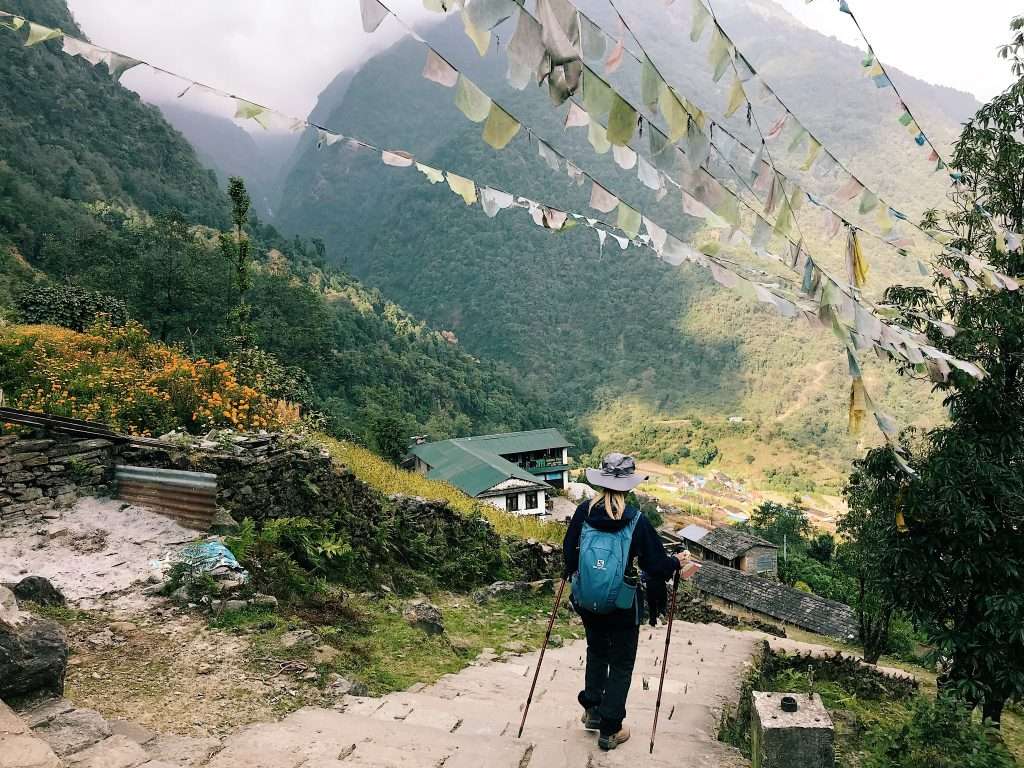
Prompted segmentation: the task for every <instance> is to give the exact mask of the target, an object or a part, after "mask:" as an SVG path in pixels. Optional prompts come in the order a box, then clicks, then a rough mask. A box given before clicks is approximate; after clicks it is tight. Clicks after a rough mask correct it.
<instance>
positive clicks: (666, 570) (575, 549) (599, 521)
mask: <svg viewBox="0 0 1024 768" xmlns="http://www.w3.org/2000/svg"><path fill="white" fill-rule="evenodd" d="M639 514H640V510H639V509H637V508H636V507H626V511H625V512H624V513H623V515H622V517H621V518H619V519H618V520H615V519H614V518H611V517H609V516H608V513H607V512H606V511H605V508H604V506H603V505H598V506H596V507H594V508H593V509H591V508H590V502H589V501H584V502H583V503H582V504H580V505H579V506H578V507H576V512H575V513H573V516H572V520H571V521H570V522H569V530H567V531H566V532H565V540H564V541H563V542H562V553H563V555H564V557H565V565H564V567H563V569H562V575H563V576H565V577H566V578H569V577H571V576H572V575H573V574H574V573H576V571H577V569H578V568H579V562H580V534H581V533H582V532H583V522H584V520H585V521H586V522H588V523H589V524H590V525H591V526H592V527H594V528H597V529H598V530H602V531H618V530H621V529H622V528H624V527H625V526H626V525H628V524H629V521H630V520H632V519H633V518H634V517H635V516H637V515H639ZM634 561H636V562H638V563H639V565H640V569H641V570H643V571H644V573H646V574H647V575H648V576H649V577H650V578H651V579H661V581H663V582H664V581H668V579H670V578H672V576H673V574H675V572H676V571H677V570H679V561H678V560H677V559H676V558H674V557H672V556H671V555H669V554H668V553H667V552H665V547H664V546H663V545H662V543H661V539H659V538H658V533H657V531H655V530H654V526H653V525H651V523H650V521H649V520H648V519H647V518H646V517H641V519H640V520H639V521H638V522H637V524H636V528H634V529H633V539H632V541H631V542H630V545H629V563H630V565H632V564H633V563H634ZM628 570H629V569H628V568H627V572H628Z"/></svg>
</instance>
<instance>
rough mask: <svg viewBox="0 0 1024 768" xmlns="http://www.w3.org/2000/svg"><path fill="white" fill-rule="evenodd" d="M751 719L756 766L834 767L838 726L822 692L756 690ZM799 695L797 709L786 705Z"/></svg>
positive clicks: (751, 740) (753, 761)
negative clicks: (785, 700)
mask: <svg viewBox="0 0 1024 768" xmlns="http://www.w3.org/2000/svg"><path fill="white" fill-rule="evenodd" d="M751 695H752V696H753V707H752V710H753V711H752V717H751V723H750V748H751V752H752V755H751V757H752V765H753V768H834V766H835V728H834V726H833V725H832V718H831V717H830V716H829V714H828V710H827V709H825V705H824V704H823V703H822V701H821V697H820V696H819V695H818V694H816V693H815V694H812V695H811V696H808V695H807V694H795V693H794V694H785V693H769V692H766V691H754V692H753V693H752V694H751ZM786 696H792V697H793V698H794V699H796V705H797V709H796V711H795V712H787V711H785V710H783V708H782V700H783V697H786Z"/></svg>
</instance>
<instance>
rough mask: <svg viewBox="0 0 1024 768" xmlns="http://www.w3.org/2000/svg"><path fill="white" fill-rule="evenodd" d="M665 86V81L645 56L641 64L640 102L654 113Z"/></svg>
mask: <svg viewBox="0 0 1024 768" xmlns="http://www.w3.org/2000/svg"><path fill="white" fill-rule="evenodd" d="M664 84H665V81H664V80H662V78H661V75H659V74H658V70H656V69H655V68H654V64H652V63H651V60H650V59H649V58H647V56H646V54H645V55H644V58H643V61H642V62H640V100H641V101H643V103H644V104H645V105H646V106H647V108H648V109H650V110H651V111H652V112H653V111H654V110H655V109H656V108H657V106H658V96H659V94H660V92H661V86H663V85H664Z"/></svg>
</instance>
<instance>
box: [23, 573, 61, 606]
mask: <svg viewBox="0 0 1024 768" xmlns="http://www.w3.org/2000/svg"><path fill="white" fill-rule="evenodd" d="M13 591H14V596H15V597H16V598H18V599H19V600H28V601H30V602H33V603H35V604H36V605H64V604H65V603H67V600H66V599H65V598H64V593H63V592H61V591H60V590H59V589H57V588H56V587H55V586H53V584H51V583H50V580H49V579H45V578H43V577H42V576H26V577H25V578H24V579H22V580H21V581H19V582H18V583H17V584H15V585H14V587H13Z"/></svg>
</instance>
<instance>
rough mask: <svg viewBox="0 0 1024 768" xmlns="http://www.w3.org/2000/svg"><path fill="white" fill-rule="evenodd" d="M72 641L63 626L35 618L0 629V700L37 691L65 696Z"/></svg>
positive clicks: (0, 627)
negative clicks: (70, 642) (66, 674)
mask: <svg viewBox="0 0 1024 768" xmlns="http://www.w3.org/2000/svg"><path fill="white" fill-rule="evenodd" d="M67 666H68V639H67V635H65V634H64V630H63V629H62V628H61V626H60V624H58V623H57V622H55V621H50V620H49V619H39V618H35V617H32V616H29V617H28V618H26V619H24V620H23V621H21V623H20V624H18V625H17V626H15V627H9V626H3V625H0V699H6V698H8V697H10V696H21V695H24V694H27V693H34V692H36V691H49V692H51V693H55V694H61V693H63V692H64V675H65V673H66V671H67Z"/></svg>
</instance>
